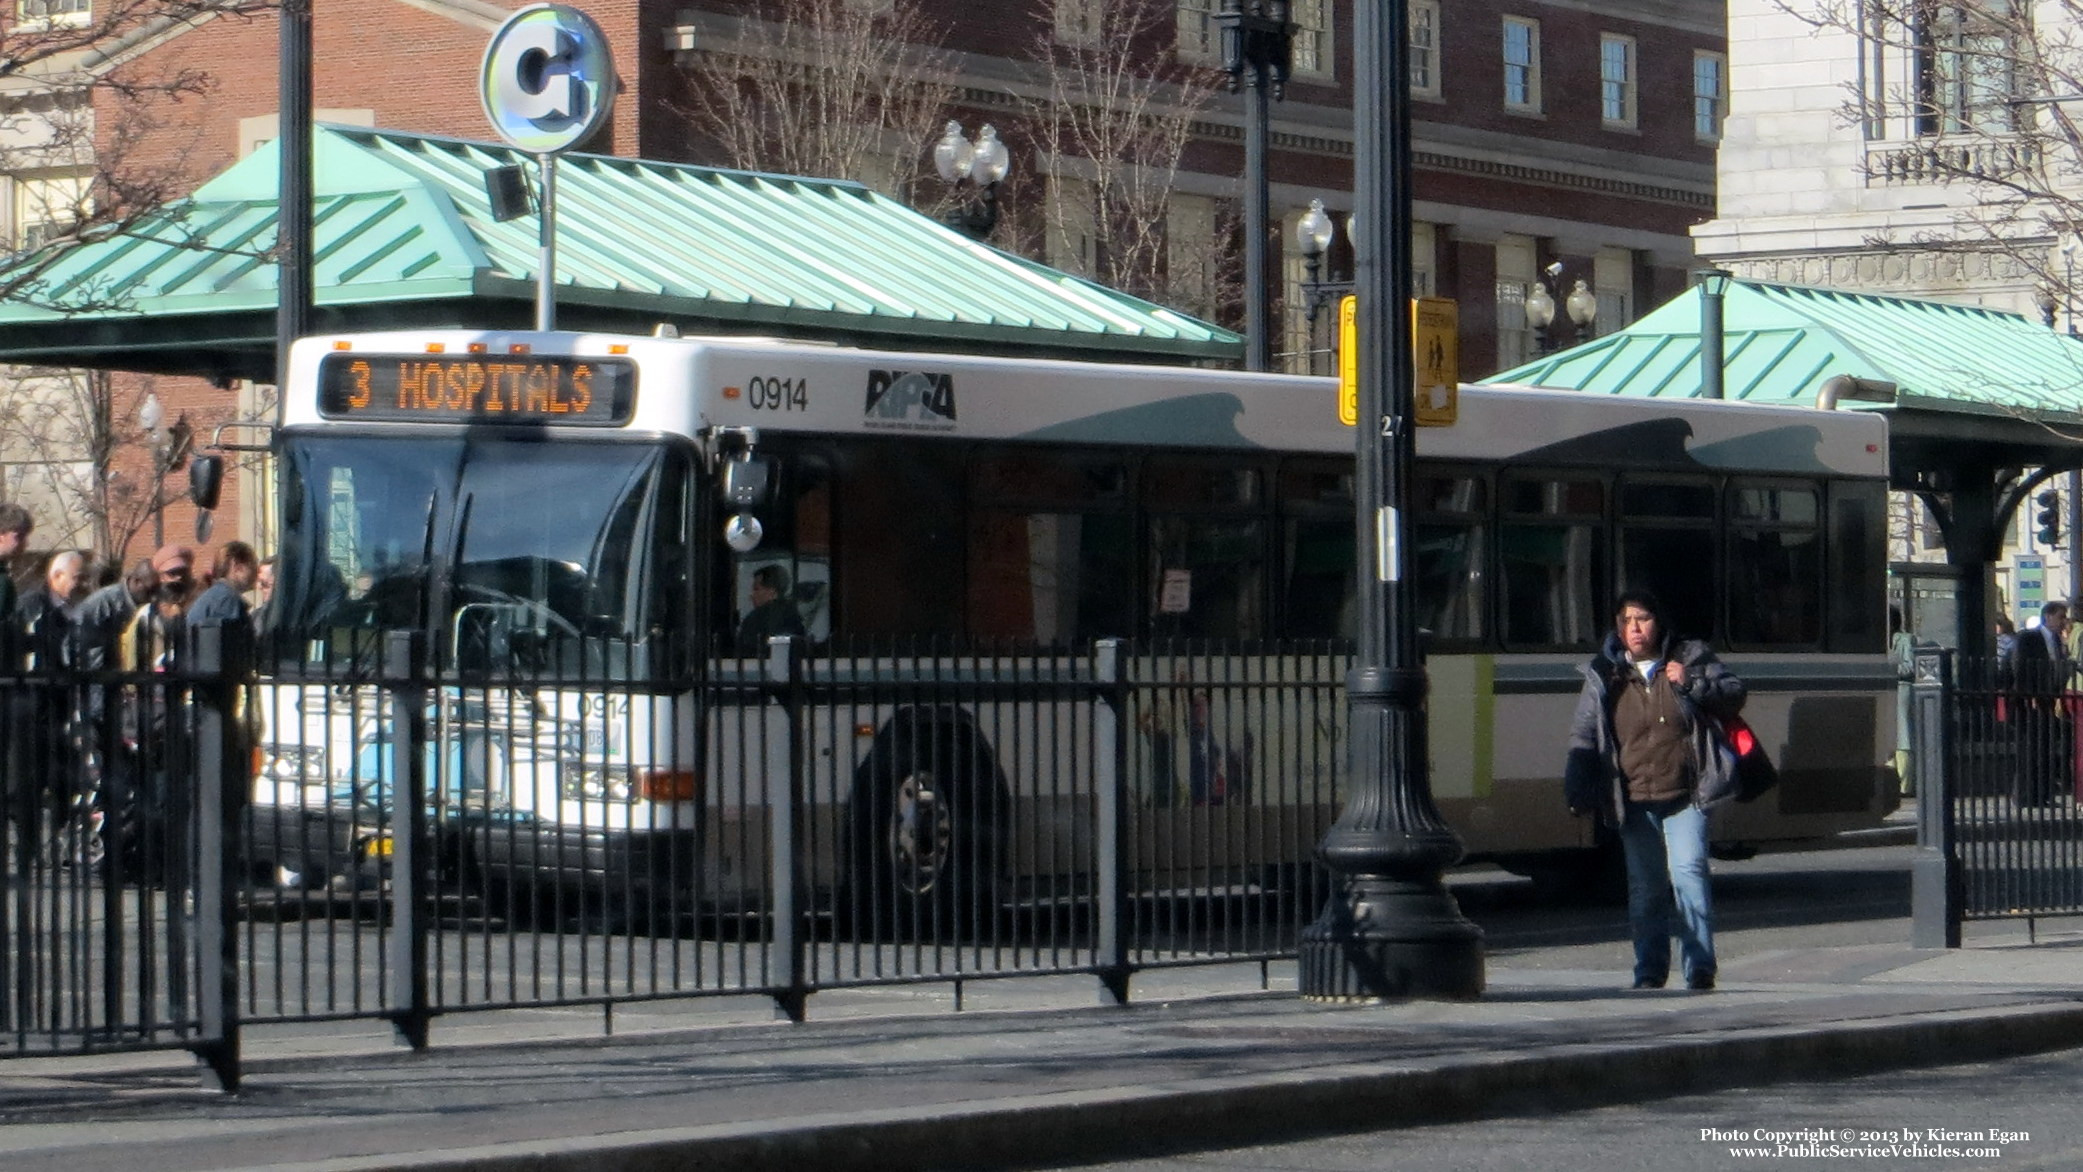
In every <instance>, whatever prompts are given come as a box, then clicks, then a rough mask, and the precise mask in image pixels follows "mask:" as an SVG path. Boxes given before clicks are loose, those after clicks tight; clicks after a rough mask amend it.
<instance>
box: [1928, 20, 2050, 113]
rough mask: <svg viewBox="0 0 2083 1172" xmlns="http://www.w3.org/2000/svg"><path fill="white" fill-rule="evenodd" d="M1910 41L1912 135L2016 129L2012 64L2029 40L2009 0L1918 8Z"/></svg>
mask: <svg viewBox="0 0 2083 1172" xmlns="http://www.w3.org/2000/svg"><path fill="white" fill-rule="evenodd" d="M1917 13H1918V16H1917V21H1916V26H1915V27H1914V28H1913V29H1912V30H1911V36H1912V38H1913V44H1914V45H1915V54H1916V55H1915V67H1916V87H1915V88H1916V98H1915V100H1916V103H1917V133H1918V134H1921V135H1937V134H1960V133H1967V132H1973V133H1980V134H2008V133H2010V132H2011V131H2014V130H2016V129H2018V112H2017V107H2016V106H2014V105H2013V104H2012V102H2011V99H2013V98H2015V97H2018V96H2019V88H2018V73H2017V62H2018V60H2019V55H2020V53H2021V52H2029V50H2028V49H2022V48H2021V46H2025V45H2028V44H2029V41H2028V40H2027V38H2026V36H2025V35H2024V34H2025V31H2026V30H2025V29H2024V28H2023V27H2022V25H2023V24H2024V20H2025V18H2024V17H2023V16H2022V15H2021V14H2016V13H2014V12H2013V10H2012V8H2011V6H2010V3H2009V0H1981V3H1978V4H1974V5H1946V4H1932V5H1925V6H1919V7H1918V9H1917Z"/></svg>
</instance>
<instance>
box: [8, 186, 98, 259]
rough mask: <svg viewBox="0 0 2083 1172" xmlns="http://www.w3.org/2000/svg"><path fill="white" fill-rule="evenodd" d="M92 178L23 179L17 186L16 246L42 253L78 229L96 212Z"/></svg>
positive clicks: (15, 189)
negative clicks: (44, 248)
mask: <svg viewBox="0 0 2083 1172" xmlns="http://www.w3.org/2000/svg"><path fill="white" fill-rule="evenodd" d="M92 184H93V178H92V177H91V176H88V175H84V174H82V175H50V174H45V175H34V176H23V177H21V178H18V179H16V180H15V182H14V207H13V209H12V210H13V213H14V244H15V247H16V248H18V249H21V250H22V251H24V252H28V251H31V250H33V249H38V248H41V247H43V246H44V245H46V244H49V243H50V242H51V241H53V240H56V239H58V238H60V237H62V236H66V235H69V234H70V233H71V232H72V231H73V229H75V228H77V227H78V226H79V224H80V222H81V221H82V220H84V219H85V218H86V216H87V214H88V213H89V212H90V211H92V210H93V206H92V201H91V200H90V199H89V197H88V191H89V188H90V187H91V186H92Z"/></svg>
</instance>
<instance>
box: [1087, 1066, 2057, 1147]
mask: <svg viewBox="0 0 2083 1172" xmlns="http://www.w3.org/2000/svg"><path fill="white" fill-rule="evenodd" d="M2078 1086H2083V1051H2077V1050H2068V1051H2062V1052H2059V1053H2055V1054H2046V1055H2041V1056H2038V1057H2034V1058H2019V1059H2013V1060H2011V1061H2008V1062H2001V1063H1987V1064H1981V1065H1974V1066H1948V1067H1939V1068H1935V1069H1931V1070H1924V1071H1916V1072H1904V1073H1897V1074H1887V1075H1875V1076H1872V1077H1869V1078H1857V1079H1842V1080H1836V1081H1830V1082H1812V1083H1789V1084H1784V1085H1780V1086H1775V1087H1764V1088H1755V1089H1753V1088H1730V1089H1729V1090H1726V1091H1722V1092H1719V1093H1717V1094H1712V1095H1685V1096H1681V1097H1677V1098H1671V1099H1662V1100H1658V1101H1655V1102H1648V1103H1643V1104H1640V1105H1638V1106H1629V1107H1608V1108H1601V1109H1596V1110H1588V1111H1577V1112H1573V1113H1570V1114H1567V1115H1548V1116H1532V1117H1520V1118H1507V1119H1487V1120H1480V1121H1476V1122H1469V1123H1452V1124H1441V1125H1436V1126H1431V1127H1405V1128H1397V1129H1395V1130H1392V1131H1376V1132H1362V1133H1357V1134H1349V1135H1340V1136H1332V1137H1327V1138H1324V1139H1317V1140H1309V1141H1304V1142H1299V1143H1283V1144H1268V1145H1265V1146H1262V1147H1242V1148H1232V1149H1229V1150H1226V1151H1218V1152H1199V1153H1191V1154H1181V1155H1173V1156H1158V1157H1153V1158H1149V1159H1137V1160H1126V1161H1121V1162H1117V1163H1107V1164H1086V1165H1080V1167H1081V1168H1083V1169H1085V1170H1086V1172H1381V1170H1382V1169H1388V1168H1423V1169H1428V1170H1435V1172H1448V1170H1451V1172H1519V1170H1522V1169H1528V1168H1597V1169H1599V1170H1600V1172H1706V1170H1709V1169H1713V1170H1716V1172H1719V1170H1721V1169H1729V1168H1746V1167H1758V1166H1781V1167H1783V1166H1787V1165H1788V1164H1790V1163H1791V1164H1793V1165H1794V1166H1803V1165H1809V1164H1810V1162H1811V1161H1815V1162H1816V1163H1814V1164H1813V1165H1812V1166H1816V1167H1822V1168H1845V1169H1856V1168H1932V1169H1944V1170H1946V1172H1969V1170H1970V1169H2002V1170H2005V1172H2020V1170H2022V1169H2055V1168H2059V1169H2072V1168H2078V1167H2083V1114H2079V1113H2078V1112H2077V1110H2076V1108H2075V1104H2074V1102H2073V1095H2074V1092H2075V1088H2077V1087H2078Z"/></svg>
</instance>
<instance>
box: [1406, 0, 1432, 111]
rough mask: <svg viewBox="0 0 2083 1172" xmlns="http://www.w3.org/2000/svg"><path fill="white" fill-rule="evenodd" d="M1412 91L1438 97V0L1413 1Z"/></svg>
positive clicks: (1411, 36)
mask: <svg viewBox="0 0 2083 1172" xmlns="http://www.w3.org/2000/svg"><path fill="white" fill-rule="evenodd" d="M1410 92H1411V93H1412V94H1414V95H1416V96H1418V97H1421V98H1436V97H1438V96H1439V0H1411V5H1410Z"/></svg>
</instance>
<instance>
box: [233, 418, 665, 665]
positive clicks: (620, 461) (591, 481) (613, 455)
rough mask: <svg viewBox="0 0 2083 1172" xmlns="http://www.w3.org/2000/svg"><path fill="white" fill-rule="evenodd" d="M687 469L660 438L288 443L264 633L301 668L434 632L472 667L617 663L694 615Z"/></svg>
mask: <svg viewBox="0 0 2083 1172" xmlns="http://www.w3.org/2000/svg"><path fill="white" fill-rule="evenodd" d="M684 463H685V462H684V460H682V459H680V458H677V457H675V456H674V454H673V453H672V450H671V449H668V448H666V447H664V446H661V445H655V444H629V443H603V444H585V443H568V442H566V443H541V442H530V441H526V440H522V439H516V438H510V437H498V436H470V437H426V438H412V439H401V438H398V437H384V438H380V439H379V438H370V437H360V436H343V437H318V436H300V437H296V438H293V439H291V440H289V441H288V442H287V443H286V444H285V445H284V449H283V476H284V479H285V488H286V492H285V495H284V500H285V509H284V517H283V541H282V564H281V566H280V567H279V568H278V572H277V580H278V586H277V594H276V597H275V599H274V602H273V606H274V607H276V608H278V610H277V613H276V614H275V615H273V616H271V618H270V624H271V629H272V630H273V631H274V632H276V635H277V637H278V638H280V639H285V640H289V641H291V642H290V643H289V644H288V645H287V646H285V648H284V650H285V651H288V652H290V653H293V654H296V655H298V656H309V655H311V654H312V653H313V652H314V651H318V652H328V651H329V652H331V653H332V654H335V655H337V654H338V653H339V652H340V651H341V650H343V648H325V647H314V646H313V644H315V643H319V642H322V641H328V640H335V639H344V640H345V641H346V643H347V644H348V645H350V646H352V647H354V648H356V649H364V648H367V647H368V646H369V640H367V639H366V638H363V637H361V636H359V635H357V634H355V633H356V632H376V631H390V630H424V631H428V632H429V633H430V637H431V638H432V639H433V640H434V642H433V647H434V649H435V655H436V657H437V660H438V661H440V662H442V663H444V664H446V665H449V666H454V667H457V668H460V669H464V670H473V669H474V670H489V671H494V672H504V671H541V670H548V669H554V668H576V667H585V668H588V669H589V670H598V669H600V668H601V667H602V666H605V665H607V664H613V663H617V662H623V661H624V660H625V658H626V656H627V650H626V649H627V648H630V647H633V646H634V645H637V644H640V643H643V642H645V641H647V640H649V639H650V638H651V637H652V636H654V635H656V634H659V633H660V632H662V631H664V630H667V629H670V624H671V616H672V615H673V614H675V613H684V610H683V609H682V608H683V607H684V599H682V598H681V596H680V594H681V592H683V591H684V590H685V583H686V581H687V578H688V575H687V574H686V573H685V572H684V566H683V565H682V561H683V559H684V557H685V551H686V548H687V543H686V542H685V540H684V539H683V537H684V535H683V534H682V532H681V524H682V505H683V502H684V498H685V487H684V486H685V482H686V477H685V472H684ZM618 647H619V648H622V649H625V650H619V651H618V650H616V648H618ZM589 648H591V649H590V650H589ZM580 655H583V656H585V660H584V662H583V663H582V662H580V661H578V660H576V659H574V658H572V657H574V656H580ZM617 674H619V673H617Z"/></svg>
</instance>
